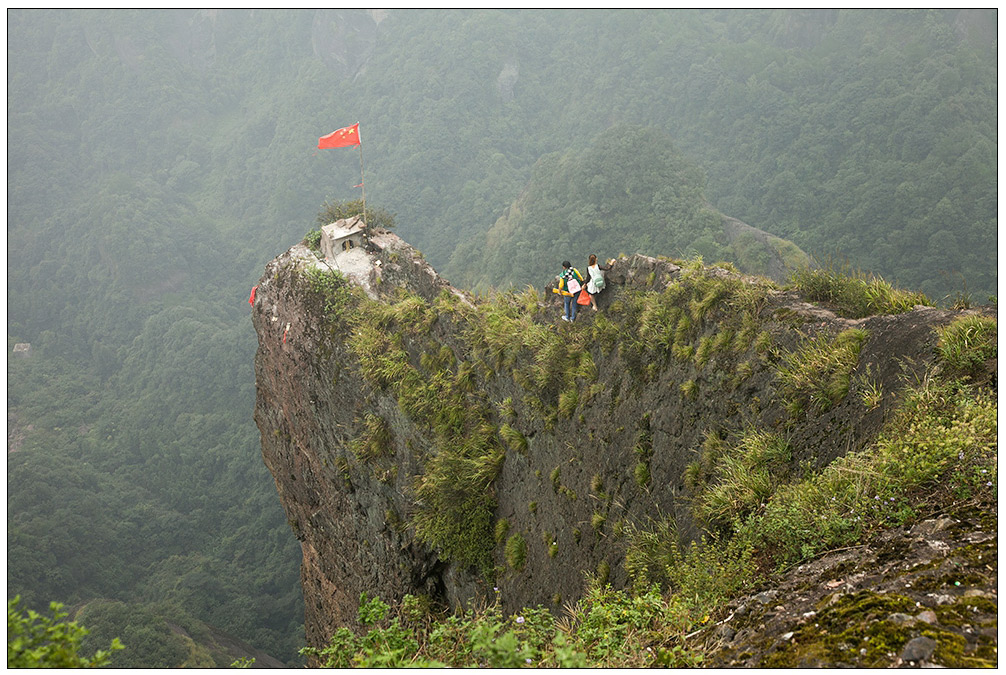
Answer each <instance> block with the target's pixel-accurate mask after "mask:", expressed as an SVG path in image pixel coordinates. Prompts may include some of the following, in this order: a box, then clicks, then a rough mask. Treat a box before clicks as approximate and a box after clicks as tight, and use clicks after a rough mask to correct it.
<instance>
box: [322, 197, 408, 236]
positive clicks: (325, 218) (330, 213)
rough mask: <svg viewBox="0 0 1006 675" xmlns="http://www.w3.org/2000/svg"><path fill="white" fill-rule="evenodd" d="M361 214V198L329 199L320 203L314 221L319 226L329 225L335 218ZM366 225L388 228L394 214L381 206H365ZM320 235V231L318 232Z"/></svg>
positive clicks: (341, 218) (339, 218)
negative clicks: (349, 199)
mask: <svg viewBox="0 0 1006 675" xmlns="http://www.w3.org/2000/svg"><path fill="white" fill-rule="evenodd" d="M362 214H363V200H362V199H354V200H351V201H341V202H340V201H331V202H325V203H324V204H322V205H321V211H320V212H319V213H318V217H317V220H316V222H317V223H318V225H319V226H325V225H329V224H331V223H334V222H335V221H337V220H343V219H345V218H352V217H353V216H359V215H362ZM366 216H367V217H366V221H367V227H381V228H384V229H386V230H390V229H391V228H393V227H394V226H395V215H394V214H393V213H388V212H387V211H385V210H384V209H382V208H372V207H368V208H367V214H366ZM319 237H320V232H319Z"/></svg>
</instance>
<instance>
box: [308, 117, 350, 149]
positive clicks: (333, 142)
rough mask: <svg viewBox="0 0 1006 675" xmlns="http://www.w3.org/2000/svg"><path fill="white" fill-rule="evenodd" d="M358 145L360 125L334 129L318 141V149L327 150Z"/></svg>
mask: <svg viewBox="0 0 1006 675" xmlns="http://www.w3.org/2000/svg"><path fill="white" fill-rule="evenodd" d="M359 144H360V123H359V122H357V123H356V124H354V125H353V126H350V127H343V128H342V129H336V130H335V131H333V132H332V133H330V134H328V135H327V136H322V137H321V138H319V139H318V149H319V150H328V149H330V148H345V147H346V146H349V145H359Z"/></svg>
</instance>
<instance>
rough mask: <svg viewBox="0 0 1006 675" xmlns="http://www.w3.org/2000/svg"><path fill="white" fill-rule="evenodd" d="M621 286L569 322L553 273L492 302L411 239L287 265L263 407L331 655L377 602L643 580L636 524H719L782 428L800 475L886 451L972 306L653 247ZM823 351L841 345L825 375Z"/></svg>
mask: <svg viewBox="0 0 1006 675" xmlns="http://www.w3.org/2000/svg"><path fill="white" fill-rule="evenodd" d="M357 255H359V254H357ZM607 276H608V282H609V285H608V288H607V289H606V290H605V291H604V293H603V294H602V295H601V296H599V297H600V299H599V305H600V311H598V312H593V311H591V310H590V309H589V308H587V309H586V310H584V309H581V311H580V314H579V316H578V317H577V320H576V322H575V323H573V324H566V323H564V322H561V321H559V316H560V303H559V302H558V299H557V296H556V295H554V294H552V293H551V292H550V291H551V287H550V286H549V287H546V288H545V292H544V293H542V292H540V291H538V290H535V289H532V288H529V289H527V290H526V291H525V292H523V293H518V294H512V293H508V294H500V295H491V296H483V297H474V296H471V295H469V294H467V293H464V292H462V291H460V290H458V289H455V288H453V287H451V286H450V285H449V284H448V283H447V281H445V280H444V279H442V278H440V277H439V276H438V275H437V274H436V272H435V271H434V270H433V269H432V268H431V267H430V266H429V265H427V264H426V263H425V261H424V260H423V259H422V257H421V256H420V255H419V254H418V252H416V251H415V250H414V249H412V248H411V247H410V246H408V245H407V244H406V243H405V242H403V241H402V240H401V239H399V238H398V237H397V236H395V235H393V234H391V233H388V232H375V233H372V236H371V237H370V241H369V244H368V246H367V254H366V257H365V258H364V259H362V260H356V261H355V262H354V263H353V265H352V269H347V270H346V273H345V274H335V273H333V271H332V267H331V262H329V263H326V262H325V261H322V260H319V257H318V256H317V255H316V254H315V252H313V251H312V250H310V249H308V248H307V247H306V246H304V245H297V246H294V247H293V248H291V249H290V250H289V251H287V252H286V253H284V254H283V255H281V256H279V257H278V258H276V259H275V260H273V261H272V262H271V263H269V265H268V266H267V268H266V271H265V274H264V275H263V277H262V279H261V281H260V283H259V285H258V289H257V294H256V296H255V301H254V303H253V323H254V327H255V330H256V332H257V334H258V338H259V348H258V352H257V354H256V357H255V372H256V383H257V400H256V406H255V421H256V424H257V425H258V427H259V430H260V432H261V437H262V454H263V458H264V460H265V463H266V464H267V466H268V467H269V469H270V471H271V472H272V474H273V476H274V477H275V480H276V486H277V490H278V492H279V496H280V499H281V501H282V504H283V507H284V509H285V510H286V513H287V516H288V520H289V523H290V526H291V528H292V530H293V532H294V533H295V534H296V536H297V538H298V539H299V540H300V542H301V546H302V549H303V564H302V583H303V588H304V596H305V604H306V608H307V609H306V617H305V628H306V632H307V642H308V644H309V645H312V646H316V647H321V646H323V645H325V644H327V641H328V639H329V638H330V636H331V635H332V633H333V632H334V630H335V629H336V628H337V627H339V626H343V625H352V624H353V623H354V622H355V619H356V611H357V605H358V602H359V598H360V595H361V593H364V592H366V593H368V594H370V595H379V596H380V597H382V598H383V599H385V600H387V601H397V600H400V599H401V598H402V597H403V596H404V595H405V594H407V593H410V594H425V595H427V596H429V597H430V598H431V599H433V600H434V601H439V602H443V603H445V604H449V605H451V606H468V605H470V604H472V603H477V602H480V601H484V600H487V599H490V598H492V597H493V595H494V587H495V588H496V589H498V590H499V593H498V597H501V598H502V603H503V608H504V610H505V611H513V610H515V609H517V608H519V607H522V606H533V605H537V604H542V605H544V606H546V607H550V608H552V609H553V611H555V610H557V609H560V608H561V607H562V605H563V603H564V602H567V601H571V600H575V599H576V598H577V597H579V596H580V594H581V592H582V590H583V587H584V580H585V577H586V576H588V575H593V576H595V577H597V578H600V579H602V580H606V581H607V582H609V583H611V584H612V585H613V586H614V587H616V588H619V587H624V586H626V585H627V583H628V581H629V578H628V574H627V571H626V565H625V554H626V537H625V534H626V532H628V531H631V530H633V529H639V528H644V527H647V526H649V525H652V524H653V523H655V522H658V521H665V522H672V523H673V526H674V527H676V529H677V532H678V533H679V536H680V537H681V539H682V540H684V541H688V540H691V539H695V538H697V537H698V535H699V534H700V533H701V532H702V531H709V530H710V529H715V528H716V527H717V522H716V518H715V517H714V516H710V514H709V513H708V512H706V513H705V514H703V515H701V518H700V517H697V516H696V508H695V504H696V503H697V498H698V496H699V495H700V493H702V491H703V490H704V489H705V488H704V487H703V485H704V481H705V484H708V483H709V481H710V480H711V479H710V478H709V476H708V475H705V476H704V474H709V473H710V472H711V471H712V469H710V467H709V465H710V462H711V461H712V460H711V459H710V451H709V448H710V447H712V446H716V444H717V443H719V444H729V443H736V442H739V441H740V440H741V439H742V438H743V437H745V435H747V434H750V433H751V432H752V431H755V432H759V433H766V434H768V433H771V434H777V435H778V436H779V437H783V438H785V440H786V443H787V447H788V448H789V450H788V453H787V455H786V457H785V458H784V460H783V461H782V463H781V464H779V465H778V466H776V467H775V471H776V473H778V474H779V475H788V476H796V475H798V474H801V473H806V472H810V471H815V470H820V469H821V468H822V467H825V466H827V465H828V464H830V463H831V462H832V461H833V460H835V459H836V458H838V457H840V456H842V455H846V454H848V453H853V452H855V451H857V450H860V449H862V448H864V447H866V446H868V445H869V444H870V443H872V442H873V441H874V440H875V439H876V438H877V435H878V433H879V431H880V430H881V428H882V426H883V424H884V422H885V420H886V419H887V418H888V417H889V416H890V414H891V413H892V410H893V409H894V408H895V406H896V405H897V404H898V400H899V399H898V396H897V395H896V393H897V392H898V391H899V389H900V388H901V387H902V386H903V385H904V383H905V382H907V381H911V380H912V379H913V378H915V379H921V378H923V377H924V375H925V373H926V372H928V371H929V370H930V369H931V367H932V365H933V360H934V344H935V339H936V338H935V335H936V334H935V332H934V329H936V328H938V327H940V326H945V325H947V324H949V323H950V322H951V320H952V319H954V318H955V317H957V316H959V315H961V312H957V311H951V310H940V309H935V308H932V307H923V306H917V307H915V308H914V309H910V310H909V311H905V312H903V313H901V314H892V315H880V316H869V317H865V318H860V319H849V318H842V317H840V316H837V315H836V314H835V313H834V312H833V311H831V310H829V309H826V308H824V307H822V306H818V305H814V304H811V303H808V302H806V301H805V300H804V299H803V298H801V297H800V296H799V295H798V294H797V293H796V292H795V291H792V290H783V289H781V288H779V287H777V286H776V285H774V284H772V283H771V282H769V281H767V280H765V279H762V278H754V277H744V276H742V275H740V274H738V273H736V272H734V271H732V270H730V269H722V268H716V267H713V268H706V267H702V266H701V265H698V264H692V263H680V264H679V263H675V262H672V261H669V260H660V259H655V258H649V257H646V256H640V255H636V256H632V257H626V258H621V259H618V260H617V261H616V262H615V263H614V268H613V270H612V271H611V272H609V273H608V275H607ZM970 313H972V314H973V313H974V312H973V311H971V312H970ZM815 350H817V351H815ZM810 353H815V354H818V353H824V354H826V358H824V357H822V360H821V361H820V363H818V364H816V365H815V364H811V367H810V369H809V370H810V371H812V372H811V373H810V375H807V373H806V371H807V370H808V369H807V368H806V366H807V359H808V358H809V357H808V356H807V354H810ZM801 359H802V361H801ZM801 367H803V368H804V370H803V371H801V370H800V368H801ZM991 367H993V368H994V363H993V364H992V365H991ZM801 373H802V374H801ZM801 378H803V379H801ZM807 378H809V381H804V380H805V379H807ZM703 467H705V468H703ZM755 507H757V505H755ZM762 507H764V504H762ZM719 526H720V527H722V523H720V524H719ZM811 553H812V551H811Z"/></svg>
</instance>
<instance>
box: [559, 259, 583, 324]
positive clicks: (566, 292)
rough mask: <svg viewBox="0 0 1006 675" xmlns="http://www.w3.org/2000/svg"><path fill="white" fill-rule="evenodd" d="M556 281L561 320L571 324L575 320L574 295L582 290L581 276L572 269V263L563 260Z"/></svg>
mask: <svg viewBox="0 0 1006 675" xmlns="http://www.w3.org/2000/svg"><path fill="white" fill-rule="evenodd" d="M556 280H557V281H558V282H559V295H561V296H562V307H563V315H562V320H563V321H569V322H573V321H575V320H576V295H577V293H579V292H580V289H581V288H583V275H582V274H580V272H579V270H577V269H576V268H575V267H573V265H572V263H570V262H569V261H568V260H564V261H563V263H562V273H561V274H559V276H557V277H556Z"/></svg>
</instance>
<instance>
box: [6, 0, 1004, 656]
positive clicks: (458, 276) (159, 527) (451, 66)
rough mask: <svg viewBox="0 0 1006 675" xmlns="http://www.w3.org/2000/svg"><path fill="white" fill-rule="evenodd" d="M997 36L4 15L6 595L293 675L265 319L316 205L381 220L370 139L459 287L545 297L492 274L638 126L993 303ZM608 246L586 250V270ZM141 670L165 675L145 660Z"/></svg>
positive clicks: (938, 15)
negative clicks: (258, 409) (517, 214)
mask: <svg viewBox="0 0 1006 675" xmlns="http://www.w3.org/2000/svg"><path fill="white" fill-rule="evenodd" d="M995 18H996V16H995V10H917V11H857V10H841V11H794V10H779V11H743V12H742V11H727V10H717V11H705V10H688V11H620V12H608V11H590V12H571V11H524V10H521V11H517V10H513V11H497V10H485V11H460V10H459V11H404V10H393V11H387V12H377V11H371V12H368V11H364V10H309V11H307V10H305V11H297V10H284V11H258V10H256V11H254V12H252V11H245V10H234V11H219V10H170V11H168V10H164V11H161V10H158V11H151V10H73V11H71V10H10V11H8V43H7V59H8V178H7V181H8V182H7V185H8V226H7V240H8V271H7V286H8V298H7V299H8V329H7V331H8V520H7V523H8V595H9V596H11V597H13V596H14V595H16V594H20V595H21V596H22V598H23V599H24V601H25V603H26V604H27V605H28V606H31V607H34V608H41V607H44V606H45V605H47V603H48V602H49V601H50V600H57V601H60V602H63V603H66V604H67V605H68V606H73V605H75V604H80V603H85V602H88V601H90V600H92V599H94V598H106V599H111V600H119V601H123V602H127V603H135V604H136V605H142V606H143V607H154V606H155V605H157V604H158V603H161V605H165V604H166V605H169V606H170V607H171V609H170V610H163V611H161V610H159V611H160V612H161V613H160V615H161V616H162V617H170V616H177V615H178V613H179V612H183V613H187V614H188V615H191V617H194V618H195V619H198V620H200V621H204V622H207V623H210V624H212V625H214V626H217V627H219V628H221V629H223V630H225V631H227V632H230V633H233V634H234V635H236V636H238V637H240V638H241V639H244V640H246V641H249V642H251V643H253V644H254V645H255V646H256V647H258V648H260V649H264V650H266V651H268V652H270V653H272V654H273V655H274V656H277V657H278V658H280V659H281V660H284V661H288V662H293V661H296V660H297V658H298V657H297V655H296V650H297V646H298V645H299V644H300V643H301V640H302V636H301V635H300V628H299V626H300V623H301V621H302V615H303V609H302V601H301V599H300V589H299V587H298V581H297V579H298V574H297V561H298V558H299V552H298V545H297V542H296V540H295V539H294V537H293V536H292V535H291V534H290V531H289V527H288V525H287V523H286V522H285V518H284V517H283V514H282V511H281V509H280V507H279V504H278V501H277V499H276V495H275V487H274V484H273V482H272V480H271V478H270V477H269V475H268V473H267V472H266V470H265V468H264V467H263V466H262V461H261V457H260V450H259V440H258V435H257V431H256V429H255V427H254V425H253V424H252V421H251V410H252V406H253V398H254V376H253V372H252V356H253V353H254V344H255V337H254V334H253V333H252V331H251V328H250V322H249V320H248V318H247V312H248V305H247V303H246V300H247V298H248V293H249V289H250V287H251V285H252V284H254V283H255V280H257V279H258V277H259V275H260V274H261V270H262V267H263V265H264V264H265V262H266V261H268V260H269V259H271V258H272V257H273V256H275V255H276V254H277V253H279V252H280V251H283V250H285V249H286V248H287V247H289V246H290V245H291V244H292V243H293V242H295V241H297V240H299V239H300V238H301V236H303V234H304V233H305V232H306V231H307V230H308V229H310V228H311V227H312V226H313V224H314V220H315V216H316V213H317V211H318V208H319V205H320V204H322V203H323V202H324V201H326V200H328V199H354V198H357V197H359V196H360V191H359V190H358V189H356V188H354V187H353V186H354V185H356V184H358V183H359V182H360V157H359V156H358V153H357V150H356V149H355V148H352V149H342V150H333V151H316V150H315V145H316V142H317V138H318V137H319V136H320V135H322V134H325V133H328V132H330V131H332V130H334V129H335V128H338V127H340V126H344V125H346V124H351V123H354V122H357V121H359V122H360V123H361V127H360V128H361V132H362V138H363V148H362V149H363V159H364V162H365V167H366V174H365V175H366V186H367V198H368V202H369V203H372V204H374V205H377V206H381V207H384V208H387V209H388V210H389V211H392V212H395V213H396V214H397V222H398V224H399V226H398V232H399V234H401V235H402V236H403V237H404V238H405V239H406V240H407V241H409V242H410V243H412V244H415V245H416V246H417V247H418V248H420V249H422V251H423V253H424V254H425V256H426V257H427V259H428V260H429V261H430V262H431V263H432V264H433V265H434V267H436V268H438V269H439V270H440V271H442V272H444V274H445V275H446V276H447V278H449V279H451V280H452V281H453V282H454V283H455V284H457V285H474V284H478V283H481V284H485V283H492V284H493V285H496V284H506V283H514V284H518V285H521V284H525V283H533V284H535V285H539V286H540V285H541V284H543V283H544V282H545V281H546V279H541V278H537V277H536V276H535V275H536V274H537V272H536V271H534V270H532V269H523V268H521V267H519V266H506V265H502V266H500V267H499V268H498V269H499V270H501V271H499V272H495V271H494V272H493V274H492V276H491V278H484V276H483V275H484V271H485V269H486V268H485V265H486V261H485V260H484V258H483V253H484V251H486V250H487V249H488V248H492V247H489V246H488V240H487V239H486V237H487V235H488V233H489V232H490V229H491V228H492V227H493V225H494V224H495V223H497V221H499V220H500V219H501V218H502V217H503V216H504V214H505V213H506V212H507V208H508V207H512V205H514V204H517V203H518V202H519V199H520V198H521V195H522V194H528V193H531V192H533V190H534V185H531V181H532V179H534V180H535V181H538V180H539V179H540V181H541V182H543V183H546V184H548V183H556V184H560V179H561V178H562V177H561V172H559V167H556V171H555V172H550V171H549V167H550V166H553V165H554V164H555V163H556V158H557V157H569V158H577V159H582V158H584V157H591V156H592V155H591V154H590V153H592V152H593V153H597V154H596V155H595V156H596V157H597V158H598V161H597V162H596V175H593V176H586V178H587V179H588V182H589V181H594V182H595V184H597V185H601V184H615V183H617V180H618V179H619V176H620V171H621V169H622V167H621V166H619V165H618V164H617V163H615V162H607V163H606V162H604V161H602V160H603V159H607V158H608V156H607V155H605V154H604V153H603V146H597V145H595V143H596V140H597V139H598V138H599V137H600V136H601V135H602V134H603V133H604V132H605V130H607V129H609V128H612V127H614V126H617V125H628V126H631V127H632V128H637V129H643V130H649V131H644V132H642V133H648V134H658V135H659V137H660V138H667V139H669V142H673V144H674V148H675V149H676V152H677V153H678V154H679V155H680V157H679V159H676V160H675V161H680V162H682V165H685V164H687V165H688V166H689V167H691V168H690V169H689V172H690V173H689V176H690V177H692V178H694V180H695V181H698V182H702V183H703V184H704V190H705V192H704V195H705V197H706V198H707V199H708V201H709V203H710V206H711V207H712V208H715V209H717V210H718V211H720V212H722V213H724V214H726V215H728V216H733V217H736V218H739V219H741V220H743V221H745V222H747V223H749V224H751V225H752V226H755V227H758V228H760V229H762V230H765V231H767V232H770V233H772V234H774V235H777V236H780V237H783V238H786V239H790V240H792V241H793V242H795V243H796V244H797V245H799V246H800V247H801V248H802V249H803V250H805V251H807V252H809V253H812V254H817V255H819V256H836V257H838V258H839V259H846V260H847V261H848V262H849V263H850V264H851V265H853V266H855V267H860V268H863V269H868V270H870V271H872V272H875V273H878V274H881V275H884V276H885V278H887V279H889V280H890V281H892V282H895V283H898V284H901V285H905V286H910V287H913V288H917V289H919V290H922V291H924V292H926V293H927V294H928V295H929V296H930V297H931V298H933V299H936V300H939V299H941V298H943V297H945V296H947V295H948V294H954V293H958V292H961V291H963V290H964V289H965V284H966V289H967V291H968V292H970V293H971V295H972V296H973V299H974V300H976V301H985V299H986V298H987V296H988V295H990V294H993V293H995V287H996V281H997V277H996V254H995V249H996V246H995V244H996V221H995V218H996V206H997V176H996V152H997V136H996V96H997V85H996V50H995V47H996V31H995ZM560 164H561V163H560ZM536 167H537V168H536ZM645 169H646V167H645V166H644V167H642V171H643V174H644V175H645V173H646V172H645ZM653 173H654V174H655V175H657V176H659V177H660V179H661V180H662V179H663V178H664V174H662V173H661V172H660V170H658V167H656V166H655V167H654V169H653ZM692 178H689V179H690V180H691V179H692ZM696 184H698V183H696ZM562 194H563V195H564V199H566V200H567V201H568V200H570V199H572V198H573V197H571V195H572V194H573V193H569V192H567V193H562ZM596 202H597V203H598V204H601V205H603V206H605V207H606V208H608V209H609V210H610V211H608V212H603V213H601V212H599V213H596V214H591V216H590V217H591V218H592V219H593V221H592V227H598V226H599V227H602V228H604V232H605V235H606V236H611V237H612V240H614V241H618V242H619V244H620V246H619V249H618V250H617V251H610V254H612V255H614V254H616V253H627V254H631V253H633V252H637V251H640V252H644V253H647V254H651V255H657V254H674V255H678V254H683V253H687V252H688V251H678V250H650V247H651V246H653V245H654V243H655V242H658V241H660V240H659V239H657V238H655V233H654V232H652V231H646V230H644V229H643V228H641V227H640V223H639V221H638V219H636V220H633V219H631V218H629V217H627V216H626V214H624V213H621V211H623V210H624V209H627V208H629V207H630V206H631V205H632V200H631V199H626V200H623V201H621V202H619V206H618V208H617V209H614V208H613V206H612V204H613V203H612V202H611V201H610V200H608V199H607V198H606V197H603V196H602V197H601V198H599V199H598V200H596ZM580 206H581V205H578V204H569V203H566V202H564V203H562V204H557V205H556V207H557V210H556V212H557V213H562V214H576V213H577V212H578V209H579V207H580ZM620 216H621V218H620ZM567 225H568V224H567ZM550 236H551V234H550V232H548V231H544V232H537V233H535V232H528V233H527V237H528V238H527V239H525V240H518V241H517V242H516V244H517V245H519V246H524V247H526V246H535V245H536V244H535V242H536V241H544V240H548V238H549V237H550ZM696 238H697V237H693V238H692V239H691V240H689V242H690V243H691V242H694V240H695V239H696ZM498 243H500V244H502V245H503V246H502V247H498V248H497V250H498V251H499V252H500V253H499V254H498V256H499V258H500V259H503V260H505V259H506V253H505V252H506V251H508V250H512V249H509V248H508V247H510V246H514V245H515V243H514V242H498ZM598 243H601V239H599V236H598V235H597V234H596V233H595V232H594V231H593V230H584V231H583V232H582V234H577V235H576V236H573V237H570V238H569V240H568V246H567V249H568V250H569V257H570V258H576V257H577V256H579V257H583V256H585V255H586V254H587V253H589V252H591V251H592V249H593V248H594V247H595V245H596V244H598ZM542 248H543V249H544V250H547V248H546V247H542ZM692 249H693V251H692V252H701V250H700V249H701V247H695V246H693V247H692ZM596 252H597V253H599V254H601V255H602V256H605V255H606V254H607V253H606V252H604V251H596ZM490 269H496V268H490ZM15 343H31V345H32V352H31V355H30V356H29V357H27V358H15V357H14V356H12V352H11V349H12V347H13V345H14V344H15ZM141 614H142V615H143V616H148V614H144V613H143V612H137V613H136V615H137V616H139V615H141ZM157 649H160V648H159V647H158V648H155V647H153V646H152V647H150V648H149V650H148V653H154V652H155V651H157ZM114 659H115V661H114V662H113V663H115V664H120V665H126V664H130V665H135V664H142V663H144V658H143V652H142V649H139V648H138V646H137V645H133V647H132V652H131V651H130V645H129V644H128V643H127V644H126V650H124V651H123V652H121V653H118V654H116V655H115V656H114ZM129 659H133V660H132V661H130V660H129ZM147 662H148V663H149V662H150V661H147Z"/></svg>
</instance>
